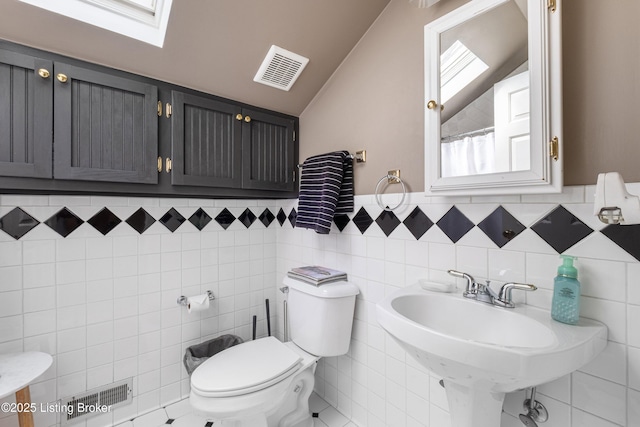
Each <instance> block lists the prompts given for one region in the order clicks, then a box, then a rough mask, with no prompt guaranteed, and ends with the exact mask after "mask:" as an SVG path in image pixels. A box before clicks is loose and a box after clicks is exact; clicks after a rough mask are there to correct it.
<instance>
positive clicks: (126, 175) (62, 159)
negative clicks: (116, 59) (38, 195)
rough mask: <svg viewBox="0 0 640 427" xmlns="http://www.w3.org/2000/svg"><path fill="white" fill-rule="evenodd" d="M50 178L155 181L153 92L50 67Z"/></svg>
mask: <svg viewBox="0 0 640 427" xmlns="http://www.w3.org/2000/svg"><path fill="white" fill-rule="evenodd" d="M55 74H56V75H55V79H54V111H55V116H54V123H55V126H54V141H55V142H54V147H55V150H54V152H55V157H54V160H55V167H54V177H55V178H57V179H71V180H87V181H110V182H131V183H143V184H156V183H157V182H158V166H157V158H158V115H157V103H158V88H157V87H156V86H153V85H150V84H147V83H144V82H141V81H137V80H132V79H125V78H121V77H117V76H114V75H110V74H105V73H101V72H97V71H93V70H88V69H84V68H79V67H76V66H73V65H69V64H66V63H63V62H56V63H55Z"/></svg>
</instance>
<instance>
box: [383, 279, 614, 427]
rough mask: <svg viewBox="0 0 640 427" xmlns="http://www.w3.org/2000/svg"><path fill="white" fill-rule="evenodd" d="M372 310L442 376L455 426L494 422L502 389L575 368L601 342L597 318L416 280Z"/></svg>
mask: <svg viewBox="0 0 640 427" xmlns="http://www.w3.org/2000/svg"><path fill="white" fill-rule="evenodd" d="M376 316H377V320H378V323H380V325H381V326H382V327H383V328H384V329H385V330H386V331H387V332H388V333H389V334H390V335H391V336H392V337H393V338H394V339H395V340H396V341H397V342H398V343H399V344H400V346H402V347H403V348H404V349H405V350H406V351H407V352H408V354H409V355H411V356H412V357H413V358H415V359H416V360H417V361H418V362H419V363H420V364H422V365H423V366H424V367H426V368H427V369H429V370H430V371H432V372H434V373H435V374H436V375H439V376H441V377H442V378H443V380H444V384H445V389H446V391H447V397H448V400H449V406H450V413H451V416H452V426H453V427H471V426H473V427H484V426H487V427H495V426H499V425H500V412H501V410H502V401H503V400H504V394H505V393H509V392H512V391H515V390H519V389H523V388H526V387H531V386H535V385H539V384H543V383H546V382H549V381H552V380H554V379H556V378H560V377H562V376H564V375H566V374H568V373H570V372H573V371H574V370H576V369H579V368H580V367H582V366H583V365H585V364H586V363H588V362H589V361H590V360H592V359H593V358H594V357H595V356H596V355H598V354H599V353H600V352H601V351H602V350H603V349H604V348H605V346H606V344H607V328H606V326H605V325H603V324H602V323H600V322H597V321H595V320H590V319H584V318H581V319H580V321H579V323H578V324H577V325H565V324H563V323H559V322H556V321H555V320H552V319H551V315H550V313H549V312H548V311H546V310H542V309H538V308H535V307H531V306H527V305H522V306H518V307H516V308H513V309H508V308H502V307H496V306H492V305H490V304H485V303H482V302H478V301H475V300H471V299H468V298H464V297H463V296H462V295H461V294H460V293H458V294H449V293H439V292H433V291H427V290H424V289H422V287H420V285H414V286H410V287H407V288H403V289H399V290H397V291H395V292H393V293H391V294H390V295H388V296H387V297H386V298H385V299H383V300H382V301H380V302H379V303H378V304H377V306H376Z"/></svg>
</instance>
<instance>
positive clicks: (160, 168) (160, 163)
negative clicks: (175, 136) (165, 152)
mask: <svg viewBox="0 0 640 427" xmlns="http://www.w3.org/2000/svg"><path fill="white" fill-rule="evenodd" d="M158 172H162V157H160V156H158Z"/></svg>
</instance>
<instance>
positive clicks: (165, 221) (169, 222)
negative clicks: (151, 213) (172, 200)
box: [160, 208, 186, 233]
mask: <svg viewBox="0 0 640 427" xmlns="http://www.w3.org/2000/svg"><path fill="white" fill-rule="evenodd" d="M185 221H186V219H185V217H183V216H182V215H181V214H180V212H178V211H177V210H176V209H175V208H171V209H169V210H168V211H167V213H166V214H164V215H162V218H160V222H161V223H162V225H164V226H165V227H167V229H168V230H169V231H171V232H172V233H173V232H174V231H176V230H177V229H178V227H180V226H181V225H182V223H183V222H185Z"/></svg>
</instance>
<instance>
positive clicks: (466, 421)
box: [444, 379, 505, 427]
mask: <svg viewBox="0 0 640 427" xmlns="http://www.w3.org/2000/svg"><path fill="white" fill-rule="evenodd" d="M444 388H445V390H446V392H447V400H448V401H449V414H450V416H451V427H499V426H500V419H501V416H502V404H503V402H504V396H505V394H504V393H491V392H488V391H480V390H475V389H472V388H469V387H466V386H463V385H459V384H456V383H452V382H450V381H447V380H446V379H445V380H444Z"/></svg>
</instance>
